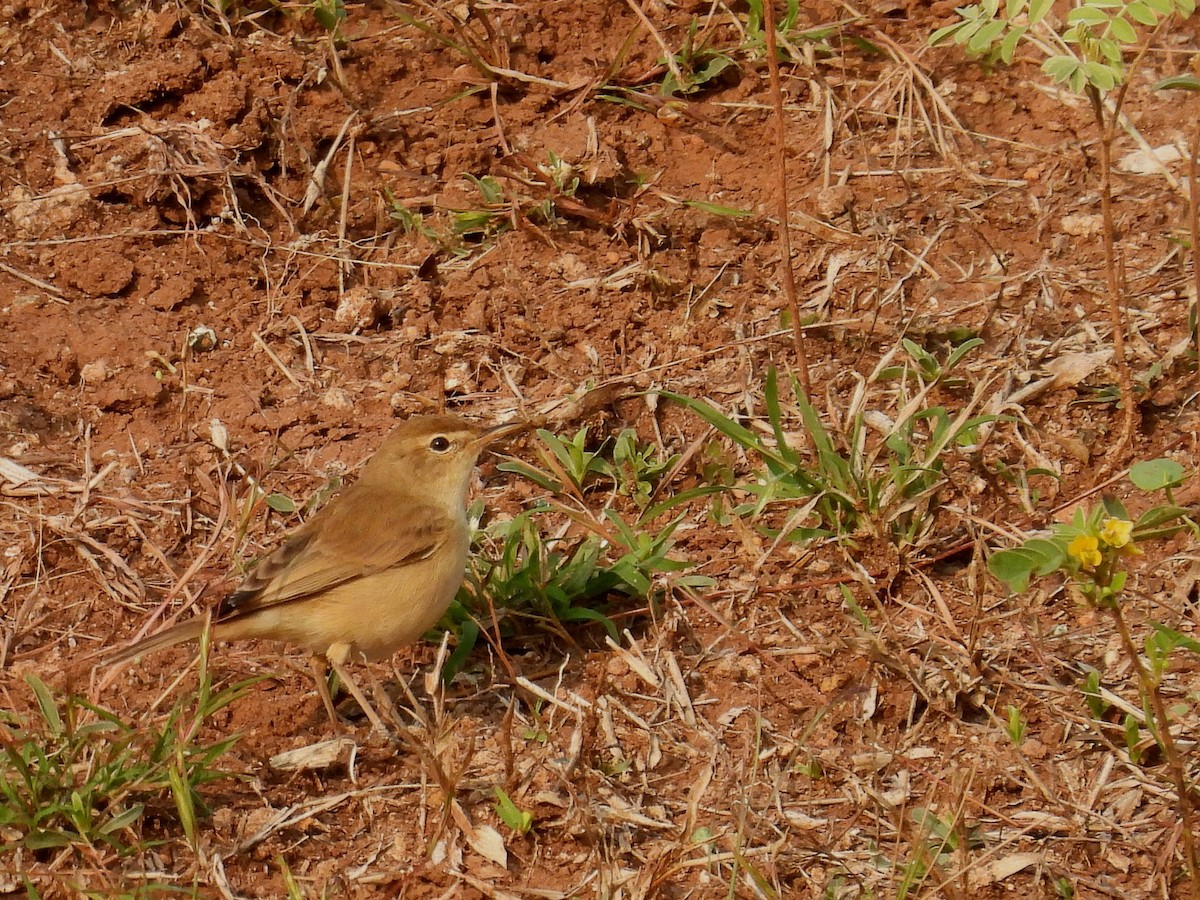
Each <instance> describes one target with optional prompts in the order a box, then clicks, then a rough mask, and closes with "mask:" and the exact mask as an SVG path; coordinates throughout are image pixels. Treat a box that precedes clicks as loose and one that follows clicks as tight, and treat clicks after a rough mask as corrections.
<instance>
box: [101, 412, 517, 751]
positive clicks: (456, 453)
mask: <svg viewBox="0 0 1200 900" xmlns="http://www.w3.org/2000/svg"><path fill="white" fill-rule="evenodd" d="M523 427H524V426H523V425H507V426H501V427H499V428H492V429H485V428H480V427H478V426H475V425H472V424H471V423H469V422H467V421H466V420H465V419H460V418H458V417H456V416H416V417H414V418H411V419H409V420H408V421H406V422H405V423H404V424H403V425H401V426H399V427H398V428H396V429H395V430H394V431H393V432H392V433H391V434H390V435H388V437H387V438H386V439H385V440H384V442H383V444H382V445H381V446H380V448H379V450H378V451H376V453H375V455H374V456H373V457H371V460H370V461H369V462H368V463H367V464H366V466H364V467H363V470H362V474H361V475H360V476H359V478H358V480H357V481H355V482H354V484H352V485H350V487H348V488H346V489H345V490H343V491H342V492H341V493H339V494H338V495H337V496H336V497H334V498H333V499H332V500H331V501H329V503H328V504H326V505H325V507H323V508H322V509H321V510H320V511H319V512H317V513H316V514H315V515H313V516H312V518H310V519H309V520H308V521H307V522H305V523H304V525H303V526H301V527H300V528H299V529H298V530H297V531H295V532H294V533H293V534H292V535H290V536H289V537H288V538H287V539H285V540H284V542H283V544H282V545H280V547H279V548H278V549H277V550H275V552H273V553H272V554H271V555H269V556H267V557H265V558H264V559H263V560H261V561H260V562H259V563H258V565H256V566H255V567H254V569H253V570H252V571H251V572H250V573H249V574H248V575H247V576H246V577H245V579H244V580H243V581H242V583H241V584H240V585H239V586H238V588H237V590H235V591H234V592H233V593H232V594H230V595H229V596H228V597H226V598H225V600H224V601H223V602H222V603H221V604H220V605H219V606H218V607H217V610H216V612H215V614H214V615H213V616H212V622H213V625H212V637H213V639H214V640H216V641H227V640H242V639H247V638H266V639H269V640H278V641H284V642H286V643H289V644H294V645H296V646H299V647H304V648H305V649H307V650H309V651H310V652H311V653H312V654H314V655H315V656H317V657H324V658H325V659H327V660H328V661H329V662H330V663H331V664H332V665H333V666H334V668H335V669H336V670H337V672H338V674H339V676H340V677H341V678H342V680H343V681H346V682H347V687H348V688H350V690H351V692H352V693H354V695H355V697H356V699H358V700H359V702H360V704H361V705H363V708H364V711H366V712H367V714H368V716H370V717H371V719H372V723H373V724H375V725H376V726H379V727H382V723H381V722H380V721H377V715H376V714H375V713H374V711H373V710H371V709H369V704H367V703H366V701H365V699H364V698H363V697H362V696H361V694H360V692H359V691H358V690H357V687H356V686H355V685H354V683H353V681H352V680H349V678H348V675H347V674H346V673H345V672H344V670H343V669H342V663H343V662H345V660H346V659H347V658H349V657H351V656H358V655H363V656H365V657H367V658H368V659H382V658H384V657H387V656H390V655H391V654H392V653H393V652H395V651H396V650H397V649H398V648H400V647H403V646H405V645H407V644H411V643H412V642H414V641H416V640H417V639H419V638H420V637H421V635H422V634H424V633H425V632H426V631H428V630H429V628H430V627H432V626H433V624H434V623H435V622H437V620H438V619H439V618H440V617H441V615H442V613H443V612H445V610H446V607H447V606H449V604H450V601H451V600H452V599H453V598H454V594H455V593H456V592H457V590H458V588H459V585H460V584H461V583H462V579H463V574H464V571H465V568H466V562H467V551H468V544H469V540H470V536H469V533H468V526H467V517H466V494H467V487H468V485H469V483H470V477H471V471H472V469H473V468H474V466H475V462H476V461H477V459H478V458H479V454H480V453H481V452H482V450H483V449H484V447H486V446H487V445H488V444H490V443H492V442H493V441H495V440H498V439H500V438H502V437H504V436H506V435H509V434H512V433H514V432H515V431H519V430H521V429H522V428H523ZM204 623H205V617H197V618H194V619H190V620H188V621H186V622H182V623H180V624H178V625H175V626H174V627H172V628H168V629H167V630H165V631H162V632H160V633H159V634H155V635H151V636H150V637H148V638H146V639H144V640H142V641H140V642H138V643H136V644H134V645H133V646H131V647H129V648H127V649H125V650H123V651H121V652H120V653H118V654H116V655H115V656H114V657H112V658H111V659H110V660H108V662H109V663H119V662H124V661H127V660H130V659H133V658H135V657H138V656H141V655H143V654H145V653H150V652H153V651H155V650H160V649H162V648H164V647H169V646H171V645H173V644H178V643H182V642H184V641H189V640H195V639H196V638H198V637H199V636H200V634H201V632H202V631H203V629H204ZM318 686H319V687H322V688H323V687H324V679H319V681H318ZM322 700H323V701H324V702H325V704H326V708H327V710H328V711H329V712H330V715H331V717H332V718H334V721H335V724H336V716H334V713H333V706H332V702H331V701H330V700H329V698H328V694H327V692H326V691H322Z"/></svg>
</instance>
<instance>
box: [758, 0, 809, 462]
mask: <svg viewBox="0 0 1200 900" xmlns="http://www.w3.org/2000/svg"><path fill="white" fill-rule="evenodd" d="M763 28H764V29H765V30H766V39H767V74H768V76H769V78H770V85H771V91H770V93H771V106H772V109H773V111H774V118H775V175H776V178H777V179H778V198H779V250H780V256H781V257H782V258H783V259H782V262H783V292H784V294H785V295H786V296H787V302H788V311H789V312H790V313H791V315H792V343H793V345H794V347H795V351H796V368H797V369H799V370H800V383H801V384H802V385H804V393H805V396H808V397H811V396H812V381H811V380H810V378H809V374H808V349H807V347H806V346H805V340H804V327H803V324H802V323H801V321H800V302H799V301H798V300H797V299H796V276H795V275H794V274H793V272H792V236H791V231H792V229H791V212H790V211H789V210H788V189H787V157H786V155H785V154H784V147H785V146H786V144H787V138H786V133H785V130H784V117H783V88H782V87H780V84H779V48H778V46H777V43H778V41H777V40H776V35H775V7H774V0H763ZM810 441H811V438H810Z"/></svg>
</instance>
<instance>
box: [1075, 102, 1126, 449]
mask: <svg viewBox="0 0 1200 900" xmlns="http://www.w3.org/2000/svg"><path fill="white" fill-rule="evenodd" d="M1087 95H1088V99H1089V100H1091V101H1092V113H1093V114H1094V115H1095V117H1096V127H1097V128H1098V129H1099V130H1100V217H1101V219H1102V220H1103V230H1104V275H1105V278H1106V279H1107V281H1108V318H1109V322H1110V325H1111V328H1112V342H1113V356H1114V357H1115V358H1116V363H1117V385H1118V386H1119V388H1120V390H1121V401H1122V403H1123V404H1124V414H1123V416H1122V419H1121V436H1120V438H1119V439H1118V440H1117V442H1116V444H1115V445H1114V447H1113V450H1114V453H1115V454H1117V455H1118V456H1119V455H1120V454H1122V453H1123V452H1124V450H1125V448H1126V446H1127V445H1128V444H1129V441H1130V439H1131V438H1132V437H1133V431H1134V425H1135V420H1134V417H1135V415H1136V411H1137V400H1136V398H1135V397H1134V396H1133V377H1132V376H1131V375H1130V372H1129V360H1128V359H1127V358H1126V356H1125V298H1124V296H1123V293H1122V291H1121V285H1120V282H1119V280H1118V279H1117V260H1116V256H1117V252H1116V239H1115V236H1114V235H1115V231H1116V223H1115V222H1113V212H1112V145H1113V140H1114V139H1115V138H1116V130H1117V122H1118V120H1119V118H1120V108H1119V107H1118V108H1117V109H1116V110H1115V111H1114V112H1113V113H1112V116H1111V121H1110V122H1107V123H1106V122H1105V118H1104V100H1103V97H1102V96H1101V94H1100V91H1099V90H1098V89H1097V88H1096V87H1095V86H1093V85H1090V84H1089V85H1088V86H1087ZM1114 464H1115V461H1114Z"/></svg>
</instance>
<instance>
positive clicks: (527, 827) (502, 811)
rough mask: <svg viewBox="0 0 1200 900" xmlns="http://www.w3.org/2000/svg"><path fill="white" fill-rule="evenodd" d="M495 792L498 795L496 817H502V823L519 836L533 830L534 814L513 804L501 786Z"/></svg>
mask: <svg viewBox="0 0 1200 900" xmlns="http://www.w3.org/2000/svg"><path fill="white" fill-rule="evenodd" d="M493 790H494V791H495V793H496V815H497V816H499V817H500V821H501V822H503V823H504V824H505V825H507V826H508V827H509V828H511V829H512V830H513V831H515V832H516V833H517V834H528V833H529V832H530V831H531V830H532V829H533V813H531V812H529V811H528V810H524V809H521V808H520V807H519V806H517V804H515V803H513V802H512V798H511V797H509V796H508V794H506V793H505V792H504V789H503V788H501V787H500V786H499V785H497V786H496V787H495V788H493Z"/></svg>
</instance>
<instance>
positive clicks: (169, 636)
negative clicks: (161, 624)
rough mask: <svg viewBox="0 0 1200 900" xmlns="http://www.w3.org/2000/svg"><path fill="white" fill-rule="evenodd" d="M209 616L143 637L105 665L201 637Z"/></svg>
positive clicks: (115, 655)
mask: <svg viewBox="0 0 1200 900" xmlns="http://www.w3.org/2000/svg"><path fill="white" fill-rule="evenodd" d="M208 621H209V617H208V616H196V617H195V618H194V619H188V620H187V621H186V622H180V623H179V624H178V625H175V626H172V627H171V628H168V629H167V630H166V631H160V632H159V633H158V634H152V635H150V637H148V638H143V639H142V640H140V641H138V642H137V643H136V644H132V645H130V646H129V647H126V648H125V649H124V650H121V651H119V652H118V653H115V654H113V655H112V656H110V657H108V658H106V659H105V660H104V663H103V665H105V666H115V665H116V664H117V663H123V662H129V660H131V659H134V658H136V657H138V656H143V655H145V654H147V653H154V652H155V651H158V650H162V649H163V648H165V647H173V646H175V645H176V644H182V643H184V642H185V641H194V640H197V639H199V637H200V635H201V634H203V632H204V627H205V625H207V624H208Z"/></svg>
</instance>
